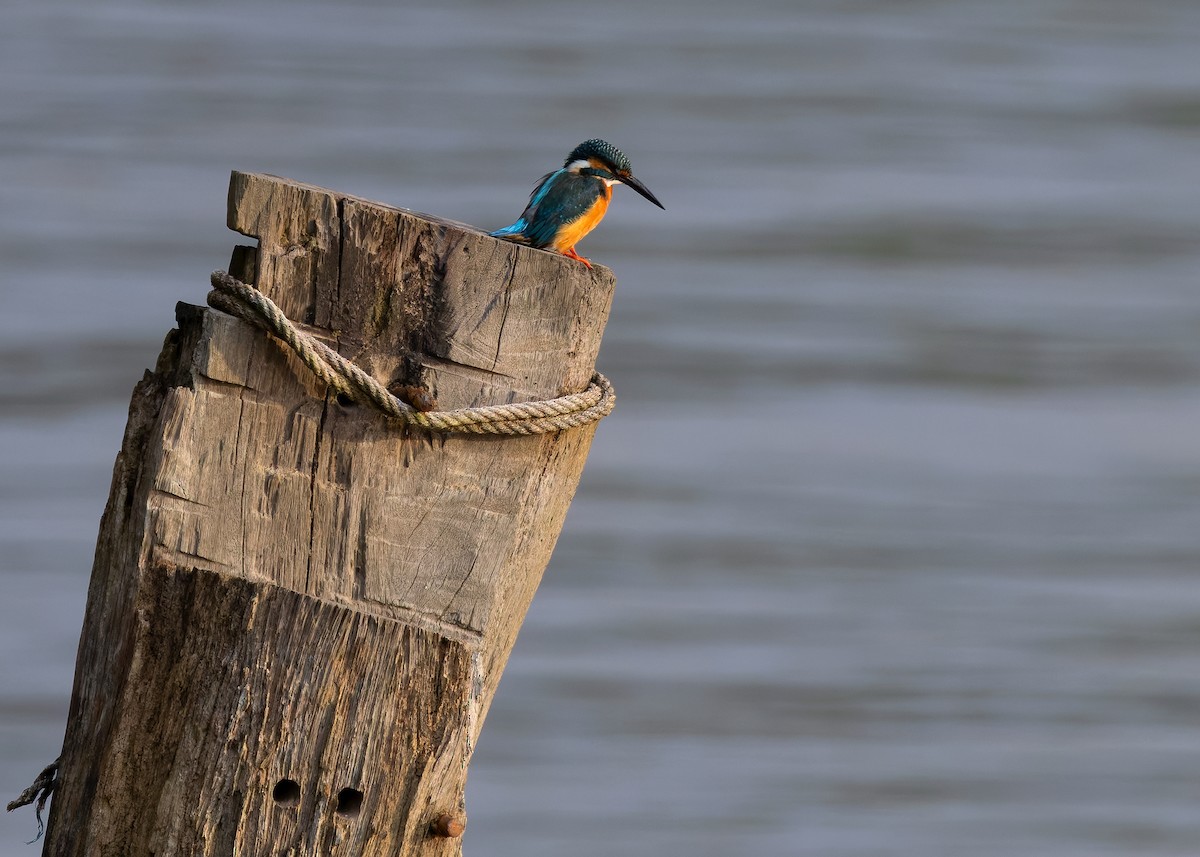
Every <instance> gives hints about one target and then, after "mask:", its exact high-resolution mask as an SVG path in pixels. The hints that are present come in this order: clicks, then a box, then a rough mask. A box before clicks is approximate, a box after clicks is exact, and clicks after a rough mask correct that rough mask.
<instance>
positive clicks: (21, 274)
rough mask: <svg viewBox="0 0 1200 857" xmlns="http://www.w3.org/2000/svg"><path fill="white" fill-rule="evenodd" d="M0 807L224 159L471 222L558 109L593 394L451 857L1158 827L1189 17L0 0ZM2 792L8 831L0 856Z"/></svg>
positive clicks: (34, 720)
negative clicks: (618, 170) (577, 163)
mask: <svg viewBox="0 0 1200 857" xmlns="http://www.w3.org/2000/svg"><path fill="white" fill-rule="evenodd" d="M3 19H4V21H3V27H0V81H3V83H0V194H2V198H0V202H2V204H0V258H2V259H3V262H4V270H3V275H2V276H0V307H2V311H0V450H3V453H2V454H0V573H2V577H0V584H2V587H3V589H2V597H0V651H3V652H4V657H3V659H2V660H0V760H2V763H0V793H3V794H4V795H5V796H6V799H7V798H8V797H11V796H13V795H15V793H16V792H17V791H19V789H20V788H21V787H23V786H24V785H25V784H27V783H28V782H29V781H30V780H31V778H32V777H33V775H34V774H35V773H36V772H37V771H38V770H39V769H40V768H41V767H42V765H44V764H45V763H46V762H48V761H49V760H50V759H52V758H53V757H54V756H55V755H56V753H57V752H58V747H59V745H60V743H61V739H62V732H63V728H64V720H65V716H66V710H67V702H68V698H69V693H70V687H71V679H72V672H73V664H74V655H75V651H74V650H75V645H76V641H77V637H78V632H79V627H80V622H81V614H82V606H83V602H84V598H85V592H86V586H87V579H88V574H89V571H90V564H91V551H92V548H93V543H94V539H95V533H96V527H97V522H98V520H99V516H100V512H101V510H102V508H103V504H104V500H105V497H106V495H107V490H108V479H109V474H110V469H111V465H112V460H113V456H114V455H115V453H116V450H117V447H118V444H119V441H120V436H121V431H122V428H123V426H124V421H125V410H126V407H127V404H128V397H129V392H130V389H131V388H132V386H133V383H134V382H135V381H136V380H137V379H138V377H140V374H141V371H142V369H143V368H144V367H146V366H149V365H152V364H153V361H154V358H155V355H156V354H157V350H158V343H159V342H160V341H161V338H162V336H163V334H164V333H165V332H166V331H167V330H168V329H169V328H170V327H171V326H172V325H173V307H174V304H175V301H176V300H180V299H184V300H189V301H192V302H194V303H202V302H203V296H204V294H205V291H206V290H207V273H208V271H210V270H212V269H213V268H216V267H222V266H223V265H224V264H225V262H226V261H227V259H228V253H229V249H230V247H231V246H232V245H233V243H235V242H236V240H237V238H236V236H234V235H233V234H232V233H228V232H227V231H226V230H225V229H224V200H225V190H226V182H227V176H228V172H229V170H230V169H235V168H236V169H241V170H251V171H255V170H257V171H266V172H273V173H277V174H282V175H287V176H290V177H292V178H296V179H300V180H303V181H307V182H312V183H316V184H322V185H326V186H330V187H334V188H337V189H339V190H343V191H348V192H351V193H356V194H359V195H362V196H367V197H370V198H374V199H380V200H383V201H387V202H390V203H394V204H397V205H402V206H406V207H409V208H414V209H417V210H424V211H431V212H435V213H437V214H440V215H442V216H445V217H450V218H453V219H457V220H463V221H467V222H469V223H473V224H476V225H479V226H481V227H487V228H495V227H497V226H500V225H503V224H504V223H508V222H510V221H511V219H512V218H513V216H515V215H516V214H517V213H518V212H519V211H520V208H521V206H522V204H523V202H524V200H525V195H526V194H527V192H528V190H529V187H530V186H531V184H532V182H533V180H534V179H535V178H536V177H537V176H539V175H541V174H542V173H543V172H545V171H546V170H548V169H550V168H551V167H553V166H555V165H556V162H557V161H558V160H559V159H560V158H562V157H563V155H564V154H565V153H566V152H567V151H568V150H569V149H570V148H571V147H572V146H573V145H574V144H576V143H578V142H579V141H580V140H582V139H584V138H585V137H590V136H603V137H605V138H607V139H610V140H612V141H613V142H614V143H616V144H617V145H618V146H621V147H622V148H624V149H625V150H626V152H627V153H628V154H629V155H630V157H631V159H632V160H633V163H634V165H635V168H636V172H637V174H638V175H639V176H640V177H641V178H642V179H643V180H644V181H645V182H646V183H647V184H648V185H649V186H650V187H651V188H652V189H653V190H654V192H655V193H656V194H657V195H658V196H659V197H660V198H661V199H662V200H663V201H664V203H665V204H666V206H667V211H666V212H665V213H664V212H662V211H659V210H658V209H657V208H654V207H652V206H650V205H648V204H646V203H645V202H644V201H642V200H641V199H639V198H638V197H637V196H636V195H634V194H632V193H629V192H627V191H618V193H617V198H616V200H615V202H614V205H613V207H612V209H611V210H610V214H609V216H608V219H607V220H606V221H605V223H604V224H603V226H602V227H601V229H600V230H599V231H598V232H597V233H596V234H594V235H593V236H591V237H589V238H588V239H587V240H586V242H585V243H584V244H583V245H582V247H581V249H582V250H583V252H584V253H585V254H587V255H589V256H592V257H594V258H596V259H597V260H599V261H602V262H603V263H605V264H608V265H610V266H611V267H612V268H613V269H614V270H615V271H616V273H617V275H618V278H619V286H618V293H617V298H616V303H615V307H614V311H613V315H612V319H611V322H610V325H609V328H608V333H607V337H606V340H605V346H604V349H603V352H602V354H601V368H602V369H603V370H604V371H605V372H606V373H608V374H609V375H610V376H611V377H612V378H613V379H614V381H615V383H616V385H617V388H618V390H619V392H620V396H621V399H620V407H619V408H618V410H617V412H616V414H615V415H614V416H613V417H611V418H610V419H608V420H607V421H606V422H605V423H604V424H603V425H602V427H601V428H600V430H599V432H598V435H597V438H596V443H595V446H594V448H593V452H592V456H591V460H590V462H589V464H588V468H587V471H586V473H585V475H584V480H583V484H582V486H581V489H580V492H579V495H578V497H577V500H576V502H575V505H574V507H573V509H572V512H571V515H570V517H569V519H568V522H567V527H566V530H565V532H564V534H563V537H562V539H561V541H560V543H559V548H558V551H557V553H556V554H555V557H554V560H553V562H552V564H551V567H550V569H549V571H548V573H547V577H546V580H545V583H544V584H543V587H542V590H541V591H540V593H539V595H538V598H537V600H536V601H535V603H534V605H533V608H532V610H531V612H530V615H529V619H528V621H527V623H526V626H525V629H524V631H523V634H522V637H521V640H520V641H519V642H518V644H517V647H516V650H515V652H514V656H513V658H512V660H511V663H510V666H509V668H508V671H507V673H506V675H505V679H504V682H503V683H502V685H501V689H500V693H499V696H498V698H497V702H496V705H495V707H494V708H493V710H492V713H491V716H490V718H489V721H488V724H487V726H486V728H485V730H484V733H483V738H482V742H481V745H480V748H479V751H478V753H477V754H476V757H475V761H474V763H473V765H472V771H471V780H470V785H469V789H468V811H469V814H470V819H471V821H470V828H469V830H468V832H467V835H466V840H465V848H466V851H467V853H468V854H479V853H489V854H492V855H497V857H503V855H517V854H520V855H522V857H539V856H540V855H560V854H564V853H570V854H572V855H575V857H589V855H597V857H599V855H605V857H609V855H612V854H680V855H683V854H686V855H688V857H708V855H712V856H713V857H717V855H721V856H722V857H724V855H730V854H749V853H774V854H797V855H822V857H826V855H921V857H938V855H947V857H949V855H956V857H957V855H961V854H964V853H970V854H972V855H975V857H990V855H1028V854H1055V855H1080V857H1084V855H1087V857H1093V855H1106V854H1138V855H1146V857H1151V855H1154V857H1157V855H1194V854H1196V853H1197V850H1198V846H1197V843H1198V842H1200V813H1198V812H1197V805H1198V804H1200V681H1198V680H1197V678H1198V675H1200V673H1198V672H1197V669H1196V664H1197V651H1198V649H1200V574H1198V571H1200V569H1198V565H1200V440H1198V437H1200V434H1198V431H1197V425H1198V423H1200V385H1198V382H1200V290H1198V289H1197V282H1196V272H1197V270H1198V269H1200V247H1198V244H1197V225H1198V223H1200V194H1197V192H1196V188H1197V182H1198V180H1200V167H1198V166H1197V163H1198V161H1197V143H1198V142H1200V62H1198V61H1197V53H1196V45H1197V44H1198V43H1200V6H1198V5H1197V4H1195V3H1194V2H1191V0H1147V2H1141V3H1127V2H1115V0H1110V1H1109V2H1105V0H1089V2H1083V0H1075V2H1068V0H1058V2H1055V0H1051V1H1050V2H1021V1H1020V0H1017V2H1009V3H999V4H998V3H989V2H983V0H960V2H957V3H953V4H951V3H944V2H933V0H913V2H906V3H895V2H881V0H877V2H869V0H862V2H808V3H794V2H782V0H780V1H779V2H770V0H752V2H749V3H741V4H717V3H700V2H697V3H683V2H678V1H677V2H667V3H655V4H647V3H640V2H630V0H615V2H611V3H607V4H604V5H603V6H599V7H598V6H595V5H594V4H591V5H586V6H585V5H583V4H573V3H565V2H548V0H545V2H520V3H510V4H491V3H483V2H474V3H462V2H448V3H443V4H438V5H437V6H436V7H431V8H422V9H404V8H397V7H395V6H393V5H391V4H383V3H380V4H358V3H350V4H337V5H335V4H314V3H306V2H300V3H295V2H293V3H287V4H284V3H260V4H235V3H229V2H226V3H213V4H209V3H205V4H201V3H194V2H192V3H178V4H171V5H166V4H161V5H160V4H151V3H138V2H127V0H114V2H107V3H104V4H88V3H83V2H79V0H73V2H72V0H66V2H55V3H45V2H33V0H16V2H15V3H10V4H9V5H8V7H6V10H5V12H4V14H3ZM33 829H34V828H33V819H32V815H31V814H29V813H28V812H27V811H22V812H20V813H16V814H14V815H6V816H3V817H0V855H4V857H8V855H26V854H33V853H37V852H38V849H37V846H26V845H25V844H23V843H24V841H25V840H27V839H29V838H30V837H31V836H32V834H33Z"/></svg>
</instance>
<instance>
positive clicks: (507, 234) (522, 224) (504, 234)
mask: <svg viewBox="0 0 1200 857" xmlns="http://www.w3.org/2000/svg"><path fill="white" fill-rule="evenodd" d="M565 172H566V170H556V171H554V172H552V173H546V175H544V176H542V177H541V178H540V179H538V183H537V184H536V185H534V186H533V192H532V193H531V194H529V202H527V203H525V210H524V211H522V212H521V216H520V217H518V218H517V220H516V222H515V223H511V224H509V225H508V226H505V227H503V228H501V229H497V230H496V231H495V232H489V233H488V235H491V236H492V237H493V238H511V239H514V240H523V241H528V240H529V236H528V235H526V234H525V230H526V229H527V228H528V226H529V222H530V221H531V220H533V215H534V212H536V211H537V206H538V203H539V202H541V201H542V198H543V197H545V196H546V194H547V193H548V192H549V190H550V185H551V184H552V183H553V181H554V179H556V178H557V177H558V174H559V173H565Z"/></svg>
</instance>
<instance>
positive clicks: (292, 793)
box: [271, 780, 300, 806]
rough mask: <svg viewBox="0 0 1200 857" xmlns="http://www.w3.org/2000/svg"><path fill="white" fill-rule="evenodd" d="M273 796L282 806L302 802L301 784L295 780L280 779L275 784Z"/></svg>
mask: <svg viewBox="0 0 1200 857" xmlns="http://www.w3.org/2000/svg"><path fill="white" fill-rule="evenodd" d="M271 797H273V798H275V803H277V804H279V805H280V806H295V805H296V804H298V803H300V784H299V783H298V782H296V781H295V780H280V781H279V782H277V783H276V784H275V789H274V790H273V791H272V792H271Z"/></svg>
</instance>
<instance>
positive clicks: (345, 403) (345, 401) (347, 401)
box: [334, 393, 355, 408]
mask: <svg viewBox="0 0 1200 857" xmlns="http://www.w3.org/2000/svg"><path fill="white" fill-rule="evenodd" d="M334 398H335V399H337V403H338V404H339V405H341V406H342V407H343V408H353V407H354V405H355V401H354V400H353V399H351V398H350V397H349V396H347V395H346V394H345V393H338V394H337V395H336V396H334Z"/></svg>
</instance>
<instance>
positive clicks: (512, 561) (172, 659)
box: [45, 173, 614, 857]
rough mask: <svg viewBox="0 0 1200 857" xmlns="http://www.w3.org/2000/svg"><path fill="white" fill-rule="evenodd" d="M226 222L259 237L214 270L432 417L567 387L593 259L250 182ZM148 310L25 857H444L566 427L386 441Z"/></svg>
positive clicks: (285, 358) (248, 332)
mask: <svg viewBox="0 0 1200 857" xmlns="http://www.w3.org/2000/svg"><path fill="white" fill-rule="evenodd" d="M229 224H230V226H231V227H232V228H234V229H237V230H239V231H241V232H243V233H245V234H247V235H250V236H252V237H255V238H257V239H258V242H259V246H258V251H257V254H254V255H253V257H251V254H250V253H249V252H247V251H246V250H245V249H244V248H240V249H239V250H238V251H235V254H234V264H233V266H231V267H236V268H237V269H238V270H237V273H238V274H239V275H240V276H242V277H243V278H244V277H247V276H251V275H252V274H253V275H254V276H255V277H256V279H257V285H258V286H259V288H261V289H262V290H263V291H264V292H265V293H266V294H267V295H268V296H269V297H271V299H272V300H274V301H275V302H276V303H278V304H279V305H280V306H281V307H283V308H284V309H285V311H286V312H287V313H288V314H289V315H290V316H291V317H292V318H293V319H296V320H298V321H303V322H305V323H306V324H308V325H311V329H312V332H314V333H316V334H318V335H320V336H322V337H324V338H325V339H326V341H327V342H329V343H330V344H331V345H333V346H334V347H336V348H337V349H338V350H339V351H340V352H341V353H342V354H343V355H344V356H347V357H349V358H351V359H353V360H355V361H356V362H357V363H358V364H359V365H360V366H362V367H363V368H365V369H367V370H368V371H369V372H371V373H372V374H373V375H374V376H375V377H376V378H377V379H379V380H381V381H383V382H385V383H390V382H395V383H397V384H420V385H424V386H425V387H427V388H428V389H429V391H430V392H431V393H432V394H433V395H434V396H435V397H436V398H437V400H438V402H439V405H440V406H441V407H443V408H453V407H463V406H469V405H483V404H495V403H500V402H510V401H524V400H530V399H537V398H548V397H553V396H557V395H560V394H562V393H564V392H568V391H570V392H574V391H577V390H580V389H582V388H583V387H584V386H585V385H586V383H587V380H588V378H589V377H590V375H591V373H592V370H593V367H594V363H595V358H596V354H597V351H598V349H599V345H600V337H601V334H602V332H603V327H604V323H605V321H606V318H607V314H608V308H609V305H610V302H611V299H612V293H613V285H614V282H613V279H612V276H611V274H610V273H609V272H608V271H607V270H606V269H604V268H601V267H599V266H597V267H596V268H595V269H594V270H591V271H589V270H588V269H587V268H585V267H584V266H582V265H580V264H579V263H578V262H575V261H572V260H569V259H565V258H563V257H560V256H557V255H554V254H551V253H546V252H542V251H536V250H531V249H528V248H524V247H519V246H516V245H513V244H506V243H502V242H498V241H496V240H494V239H491V238H489V237H487V236H486V235H484V234H483V233H481V232H479V231H477V230H473V229H471V228H470V227H466V226H463V225H461V224H454V223H450V222H448V221H441V220H437V219H433V218H429V217H427V216H423V215H416V214H414V213H412V212H407V211H403V210H400V209H396V208H392V207H389V206H384V205H380V204H378V203H372V202H369V201H366V200H361V199H356V198H352V197H347V196H344V195H341V194H336V193H334V192H331V191H327V190H322V189H320V188H314V187H311V186H307V185H302V184H298V183H295V182H290V181H287V180H284V179H278V178H274V177H270V176H260V175H244V174H239V173H235V174H234V176H233V180H232V182H231V185H230V211H229ZM178 318H179V328H178V330H176V331H173V332H172V333H171V334H170V335H169V336H168V337H167V340H166V342H165V344H164V349H163V353H162V355H161V356H160V359H159V362H158V365H157V367H156V369H155V371H154V372H151V373H147V376H146V378H145V379H143V381H142V382H141V383H140V384H139V385H138V387H137V388H136V389H135V391H134V397H133V402H132V404H131V407H130V419H129V423H128V425H127V428H126V436H125V440H124V442H123V445H122V449H121V452H120V454H119V455H118V458H117V463H116V466H115V468H114V476H113V489H112V493H111V495H110V498H109V504H108V507H107V508H106V511H105V515H104V519H103V520H102V522H101V531H100V537H99V540H98V543H97V552H96V561H95V566H94V569H93V576H92V583H91V587H90V589H89V594H88V606H87V611H86V616H85V623H84V630H83V634H82V636H81V641H80V650H79V658H78V663H77V672H76V683H75V691H74V695H73V698H72V708H71V715H70V722H69V725H68V730H67V736H66V741H65V744H64V755H63V762H62V768H61V773H60V781H61V782H60V785H59V789H58V793H57V794H56V797H55V801H54V805H53V809H52V812H51V818H50V825H49V829H48V833H47V843H46V850H45V853H46V854H53V855H84V854H87V855H108V854H114V855H115V854H122V855H123V854H154V855H157V857H164V855H175V854H179V855H184V854H186V855H194V854H204V855H232V854H235V853H236V854H239V855H254V854H272V855H274V854H284V853H286V854H295V855H301V854H306V855H307V854H312V855H329V854H345V855H359V854H363V855H366V854H372V855H374V854H380V855H385V854H386V855H411V854H417V853H420V854H423V855H424V854H429V855H443V854H444V855H451V854H457V853H459V844H458V843H459V841H460V840H458V839H456V838H439V837H436V836H432V835H431V834H430V828H429V825H430V823H431V822H432V821H433V820H434V819H436V818H438V817H439V816H441V815H446V814H449V815H450V816H452V817H454V818H459V817H461V816H462V813H463V811H464V810H463V805H462V795H463V788H464V784H465V777H466V766H467V763H468V761H469V759H470V755H471V751H472V749H473V747H474V743H475V740H476V738H477V737H478V733H479V729H480V727H481V724H482V722H483V719H484V716H485V714H486V711H487V708H488V705H489V704H490V702H491V699H492V696H493V694H494V693H495V689H496V685H497V683H498V681H499V678H500V672H501V670H502V669H503V666H504V663H505V660H506V659H507V657H508V653H509V651H510V649H511V647H512V644H513V642H514V640H515V638H516V635H517V631H518V630H519V627H520V624H521V621H522V619H523V617H524V614H525V611H526V609H527V608H528V605H529V602H530V600H531V598H532V597H533V593H534V591H535V590H536V588H537V585H538V583H539V581H540V578H541V575H542V572H543V570H544V569H545V566H546V563H547V562H548V560H549V557H550V553H551V551H552V550H553V547H554V543H555V541H556V539H557V537H558V533H559V531H560V529H561V526H562V522H563V518H564V516H565V514H566V510H567V506H568V505H569V503H570V500H571V497H572V495H573V493H574V490H575V487H576V485H577V483H578V480H579V476H580V473H581V471H582V467H583V464H584V460H585V458H586V455H587V450H588V447H589V445H590V442H591V437H592V432H593V429H592V428H585V429H577V430H573V431H569V432H563V433H559V434H553V435H537V436H530V437H517V438H497V437H491V436H449V437H442V436H434V435H430V434H428V433H425V432H421V431H415V430H403V429H400V428H397V427H396V426H395V425H394V424H391V423H389V422H388V421H387V420H385V419H384V418H383V417H382V416H380V415H378V414H376V413H374V412H372V411H369V410H367V409H364V408H360V407H357V406H347V405H344V404H341V403H339V402H338V400H337V399H336V398H335V397H333V396H331V395H327V392H326V390H325V389H324V388H323V387H322V386H321V385H319V384H318V383H317V382H316V381H315V379H313V377H312V376H311V374H310V373H309V372H308V370H307V369H305V368H304V367H303V366H302V365H301V364H300V363H299V362H298V361H297V360H296V359H295V358H294V357H292V356H291V355H290V353H286V352H285V351H283V350H281V349H280V348H279V346H278V345H277V343H275V342H274V341H272V340H270V339H268V337H266V336H265V335H264V334H263V333H262V332H261V331H258V330H256V329H253V328H251V327H249V326H247V325H245V324H243V323H242V322H240V321H238V320H236V319H233V318H231V317H228V316H225V315H222V314H220V313H218V312H215V311H212V310H207V309H199V308H194V307H187V306H183V305H181V307H180V309H179V312H178ZM281 783H291V784H294V785H295V786H296V787H297V788H298V791H296V792H295V794H293V793H292V792H291V791H290V790H291V788H292V787H291V786H290V785H289V786H288V787H287V788H285V789H283V790H282V791H279V792H277V791H276V789H277V786H279V785H280V784H281ZM343 790H350V791H347V792H345V794H347V795H350V796H351V798H353V796H354V795H355V794H358V795H359V798H357V799H353V800H350V799H347V801H348V802H347V801H342V803H344V804H345V805H344V806H343V811H341V812H339V810H338V807H339V797H338V795H339V793H341V792H343ZM350 804H354V806H353V811H352V812H351V811H350V810H351V806H350ZM451 826H452V827H453V825H451ZM442 828H443V829H445V828H446V825H445V824H444V823H443V824H442Z"/></svg>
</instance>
